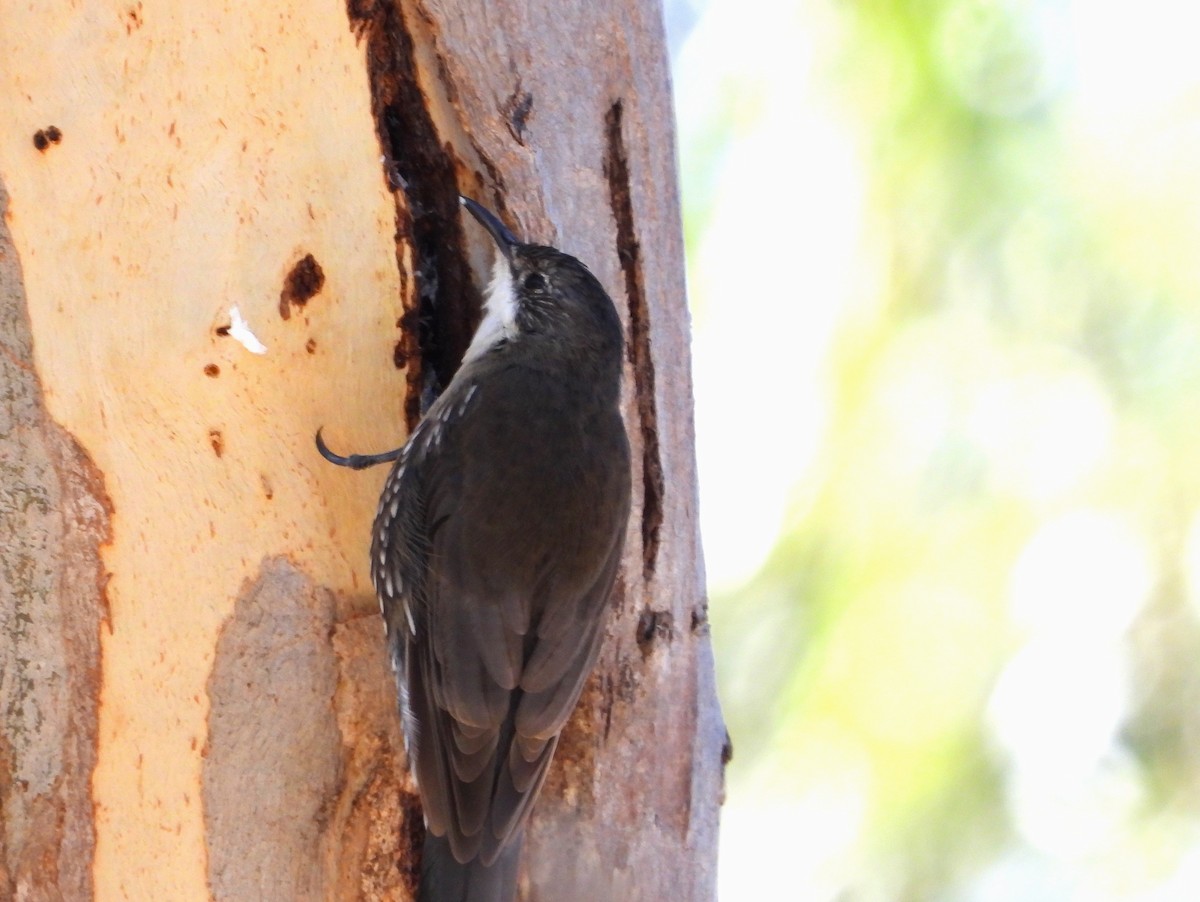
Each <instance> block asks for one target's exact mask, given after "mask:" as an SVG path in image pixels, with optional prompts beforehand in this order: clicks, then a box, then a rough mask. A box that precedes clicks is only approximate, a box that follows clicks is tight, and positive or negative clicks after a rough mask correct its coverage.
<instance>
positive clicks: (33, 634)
mask: <svg viewBox="0 0 1200 902" xmlns="http://www.w3.org/2000/svg"><path fill="white" fill-rule="evenodd" d="M7 212H8V196H7V194H6V193H5V191H4V186H3V185H2V184H0V898H4V899H17V898H20V899H23V900H30V902H34V900H54V899H85V898H89V897H90V895H91V890H92V879H91V862H92V853H93V849H94V845H95V832H94V827H93V812H92V800H91V795H90V792H89V781H90V778H91V771H92V767H93V765H94V763H95V759H96V744H97V735H96V709H97V694H98V690H99V669H100V632H101V630H102V629H104V628H105V626H106V623H107V619H108V611H107V602H106V599H105V585H106V582H107V576H106V574H105V572H104V568H103V566H102V564H101V562H100V557H99V549H100V547H101V546H102V545H104V544H105V543H107V542H108V541H109V538H110V535H111V533H110V526H109V520H110V518H111V515H112V509H111V504H110V502H109V500H108V496H107V495H106V493H105V491H104V484H103V480H102V477H101V475H100V473H99V472H98V471H97V470H96V468H95V466H94V465H93V464H92V462H91V461H90V460H89V459H88V458H87V455H86V454H84V452H83V450H82V449H81V448H80V447H79V446H78V445H77V444H76V443H75V442H74V441H73V440H72V439H71V437H70V436H69V435H67V434H66V433H65V432H64V431H63V430H62V429H61V428H59V427H58V426H57V425H56V424H55V423H53V422H52V421H51V420H50V418H49V417H48V416H47V413H46V409H45V405H44V403H43V397H42V387H41V385H40V383H39V381H38V378H37V374H36V368H35V365H34V360H33V347H32V336H31V333H30V327H29V320H28V317H27V315H26V305H25V294H24V286H23V280H22V276H21V269H20V266H19V264H18V260H17V255H16V252H15V249H14V247H13V244H12V238H11V235H10V233H9V230H8V228H7V225H6V220H7Z"/></svg>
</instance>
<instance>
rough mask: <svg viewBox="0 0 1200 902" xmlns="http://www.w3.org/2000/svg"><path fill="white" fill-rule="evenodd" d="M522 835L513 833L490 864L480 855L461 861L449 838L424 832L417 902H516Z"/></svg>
mask: <svg viewBox="0 0 1200 902" xmlns="http://www.w3.org/2000/svg"><path fill="white" fill-rule="evenodd" d="M521 845H522V836H521V835H520V834H518V835H517V836H514V837H513V838H512V839H511V840H510V841H509V843H508V845H507V846H506V847H505V849H504V850H503V851H502V852H501V853H500V857H499V858H497V859H496V860H495V861H494V862H493V863H492V864H491V865H484V864H483V863H482V862H481V861H480V860H479V859H478V858H476V859H474V860H473V861H469V862H467V863H466V864H462V863H460V862H459V861H458V860H457V859H456V858H455V857H454V853H453V852H451V851H450V841H449V840H448V839H447V838H446V837H444V836H434V835H433V834H432V833H430V832H429V831H428V830H426V831H425V851H424V854H423V856H422V862H421V891H420V892H419V893H418V894H417V902H514V900H515V899H516V898H517V864H518V863H519V861H520V858H521Z"/></svg>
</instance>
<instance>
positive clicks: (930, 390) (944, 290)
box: [679, 0, 1200, 902]
mask: <svg viewBox="0 0 1200 902" xmlns="http://www.w3.org/2000/svg"><path fill="white" fill-rule="evenodd" d="M718 5H719V4H717V3H714V4H713V7H714V8H715V7H717V6H718ZM757 12H759V13H761V15H762V18H759V19H757V21H756V22H755V27H756V28H758V29H762V28H767V29H773V28H776V27H779V28H794V29H796V35H797V39H799V37H800V36H801V35H802V34H803V33H804V32H805V30H806V29H808V30H810V31H811V30H814V29H815V30H816V31H817V32H818V33H819V35H820V38H821V40H820V43H819V46H818V49H817V51H816V53H815V62H814V63H813V67H814V68H813V74H812V82H813V84H815V85H816V86H817V88H816V96H817V97H818V102H823V103H824V104H825V108H826V109H827V110H831V111H833V112H830V113H829V116H830V117H831V119H832V120H833V121H835V122H836V123H837V124H838V126H839V127H841V128H843V129H845V130H846V132H847V133H848V134H850V135H852V136H853V142H854V145H855V147H856V148H857V149H858V152H859V154H860V157H859V159H860V166H861V169H862V179H863V182H864V184H865V186H866V190H865V200H864V214H863V220H862V227H861V229H860V234H859V244H858V246H857V251H856V254H855V257H854V259H855V266H856V267H861V268H863V269H864V270H868V271H869V272H867V274H866V275H865V276H864V277H862V278H860V279H857V280H855V282H854V285H853V286H852V288H851V289H850V290H848V292H847V296H846V297H844V298H842V299H841V300H840V301H838V302H837V303H838V304H839V305H840V306H839V316H838V320H837V326H836V328H835V329H834V330H833V331H832V333H831V338H830V341H828V342H827V343H826V345H825V346H824V347H823V354H824V359H823V361H822V366H823V371H824V373H825V375H826V378H825V381H824V382H823V383H822V385H823V387H824V391H825V392H826V393H827V395H828V398H827V401H828V409H829V411H830V413H829V416H828V419H827V422H826V423H824V425H823V426H822V427H821V433H820V441H819V443H818V446H817V452H816V454H815V457H814V459H813V460H812V461H810V462H804V463H803V464H801V465H798V470H797V472H796V473H795V476H794V481H795V484H794V486H793V488H792V490H791V491H792V495H791V497H792V498H793V502H792V504H791V507H790V514H789V517H788V521H787V523H786V527H785V529H784V530H783V532H782V534H781V535H780V537H779V539H778V543H777V545H776V547H775V549H774V551H773V552H772V553H771V554H770V557H769V559H768V560H767V561H766V563H765V565H764V566H763V567H762V569H761V570H760V571H759V572H758V574H757V575H756V576H754V577H753V578H752V579H750V580H749V581H748V582H745V583H744V584H742V585H740V586H738V587H736V588H731V589H727V590H723V591H720V592H718V593H717V594H716V595H715V597H714V598H713V604H712V623H713V636H714V640H715V642H716V646H717V657H718V670H719V675H720V681H721V691H722V696H723V702H724V705H725V712H726V718H727V721H728V723H729V728H730V732H731V735H732V737H733V742H734V750H735V751H734V760H733V763H732V765H731V770H730V801H729V806H730V808H731V810H732V809H736V808H737V807H738V806H744V810H745V811H748V812H750V813H751V814H753V812H754V811H755V810H757V809H756V808H755V806H756V805H771V806H774V807H776V808H777V807H778V806H779V805H780V804H786V805H788V806H791V809H790V810H792V811H794V812H795V817H794V819H793V820H792V821H791V823H794V824H795V827H796V830H797V831H798V832H797V835H796V836H795V842H796V843H797V844H798V845H800V846H803V845H804V844H805V843H807V842H809V840H810V839H811V837H810V835H809V834H808V833H806V832H805V831H811V830H813V829H817V830H819V829H820V828H821V824H822V823H826V822H828V823H831V824H832V823H834V822H836V823H839V824H842V823H843V822H844V823H845V824H847V825H848V826H845V827H842V828H838V830H841V831H842V833H844V841H838V842H833V843H832V845H831V847H830V848H831V851H830V852H829V853H828V854H827V855H826V856H825V857H824V858H823V859H822V860H819V861H817V862H815V863H814V864H813V865H812V867H811V869H810V870H807V871H804V873H803V874H802V875H801V877H800V878H799V879H793V881H792V882H791V883H790V889H789V892H787V893H785V894H783V895H778V896H774V895H763V894H762V893H763V889H762V887H761V886H760V887H759V888H758V889H756V890H754V891H753V892H751V891H750V890H749V889H745V887H747V886H748V884H747V883H744V882H743V881H742V880H741V879H740V878H736V877H730V878H728V879H724V878H723V881H722V886H723V888H724V896H723V897H724V898H726V902H736V898H735V894H736V897H740V898H746V899H749V898H767V897H770V898H802V899H820V898H829V899H840V900H852V899H853V900H858V899H904V900H908V899H911V900H927V899H972V900H974V899H978V900H985V899H986V900H991V899H1088V900H1091V899H1151V898H1153V899H1176V898H1178V899H1185V898H1200V883H1195V882H1194V881H1195V880H1197V879H1198V878H1200V863H1198V862H1200V794H1198V792H1197V790H1198V789H1200V624H1198V620H1197V613H1198V610H1200V608H1198V607H1197V604H1196V597H1195V596H1196V589H1197V587H1196V580H1197V577H1198V576H1200V572H1198V571H1200V528H1198V527H1197V525H1196V524H1197V523H1198V522H1200V521H1198V520H1197V511H1198V510H1200V304H1198V303H1197V298H1196V293H1197V285H1200V166H1198V165H1197V161H1200V66H1198V65H1195V64H1189V63H1187V61H1186V60H1183V59H1182V57H1181V54H1182V55H1183V56H1186V53H1187V51H1186V46H1185V45H1183V44H1182V43H1181V42H1182V40H1183V39H1182V38H1178V37H1176V36H1175V32H1176V31H1177V30H1186V29H1187V28H1188V27H1189V26H1188V24H1187V19H1188V16H1187V15H1186V14H1184V15H1182V16H1181V17H1180V18H1178V19H1175V18H1171V16H1172V8H1171V7H1170V6H1168V5H1165V4H1163V3H1154V4H1150V6H1148V7H1146V8H1145V10H1144V11H1143V12H1144V15H1143V14H1139V13H1138V12H1137V11H1136V10H1135V9H1134V8H1133V7H1125V8H1123V7H1122V5H1118V4H1106V3H1097V4H1093V5H1088V4H1085V3H1073V4H1072V3H1066V2H1059V3H1050V2H1033V0H1025V2H1018V0H1008V2H1005V0H991V2H988V0H861V2H857V3H853V4H850V3H816V2H811V3H797V4H792V5H790V6H786V7H776V6H773V5H771V6H764V7H763V8H762V9H759V10H757ZM710 13H711V14H718V13H716V11H715V9H710ZM774 17H778V23H777V20H776V18H774ZM751 18H752V19H754V16H751ZM1102 26H1103V27H1102ZM729 40H730V41H736V40H737V38H736V36H733V35H731V36H730V38H729ZM773 46H777V45H773ZM1181 48H1182V49H1181ZM1172 54H1174V56H1175V57H1181V59H1180V60H1177V61H1176V62H1175V63H1170V62H1169V61H1168V62H1164V61H1163V58H1164V57H1167V56H1171V55H1172ZM1171 58H1172V59H1174V57H1171ZM1106 65H1108V66H1111V67H1113V68H1115V69H1116V70H1118V71H1117V72H1115V73H1110V72H1109V71H1108V70H1107V69H1105V68H1104V67H1105V66H1106ZM713 80H714V83H715V85H716V88H715V89H714V90H712V91H710V93H709V101H708V103H707V105H706V106H705V107H704V109H705V110H706V112H705V113H704V114H701V115H693V114H688V113H687V104H686V102H684V103H681V109H682V110H683V111H684V115H683V117H682V121H681V131H682V134H683V137H684V146H683V151H682V156H683V162H684V188H685V210H686V214H687V237H688V242H689V251H690V252H692V253H693V254H695V253H696V252H698V250H699V248H701V247H702V245H703V239H704V235H705V233H706V231H707V230H708V229H709V228H710V227H712V224H713V221H714V219H718V218H719V217H720V216H721V215H722V212H721V208H720V191H719V187H718V186H719V184H720V181H721V179H722V177H723V167H724V166H726V165H727V163H728V160H729V158H730V148H731V147H733V146H735V145H736V143H737V142H738V141H739V140H741V139H742V138H744V137H745V135H746V134H747V133H748V132H750V131H753V129H754V128H755V127H756V125H755V123H756V121H757V120H758V119H759V117H762V116H765V115H769V114H774V115H780V114H781V112H780V111H778V110H776V111H774V112H773V113H772V111H769V110H764V109H763V108H762V106H761V98H762V97H764V96H776V97H778V96H779V93H780V92H779V90H778V88H779V86H778V85H774V86H765V85H764V84H763V80H762V77H761V74H760V73H759V72H758V70H756V69H751V70H750V71H745V70H738V69H736V68H731V69H729V70H728V71H727V72H726V73H725V74H724V75H723V76H721V77H716V76H714V77H713ZM679 90H680V91H681V93H683V92H686V91H687V90H688V86H687V85H686V84H684V85H680V87H679ZM799 95H800V91H799V89H797V96H799ZM822 98H823V100H822ZM797 103H799V101H797ZM689 115H691V117H692V118H690V119H689V118H688V116H689ZM782 115H784V116H786V115H789V113H788V111H786V110H784V111H782ZM778 154H779V169H778V172H777V176H776V177H777V178H779V179H788V178H789V172H791V171H793V170H794V168H795V167H803V166H805V164H806V157H805V148H804V147H803V146H786V147H783V146H781V147H779V148H778ZM789 225H790V224H789V220H788V218H787V217H786V216H783V215H778V216H776V217H775V218H774V219H764V220H763V221H760V222H756V223H753V225H752V227H753V228H755V229H784V230H786V229H788V228H789ZM804 255H805V248H804V246H803V242H802V241H801V240H799V239H798V240H797V247H796V258H797V259H796V261H794V262H795V266H793V267H789V268H788V269H787V270H786V274H785V275H784V276H781V278H785V279H787V280H796V279H799V280H801V284H799V285H795V284H793V283H792V282H791V281H788V282H782V283H781V284H780V287H779V289H778V290H779V304H780V305H785V304H787V305H790V304H814V303H830V300H829V299H825V298H813V297H812V296H811V294H809V293H807V292H806V291H805V290H804V286H803V284H802V279H803V273H804V271H805V260H804ZM694 260H695V257H694V256H693V262H694ZM770 264H771V261H767V262H766V263H764V264H762V265H770ZM796 273H798V275H796ZM690 278H691V281H692V286H693V293H694V294H697V295H699V296H700V297H701V303H700V305H699V306H698V310H697V317H698V324H697V325H698V331H700V332H702V331H703V328H704V319H705V317H706V315H707V312H708V311H707V309H706V308H707V307H708V306H711V305H716V304H720V303H730V304H736V303H737V302H738V299H737V298H714V297H711V296H709V295H707V294H706V293H705V291H704V290H703V286H700V285H698V284H697V283H698V280H699V278H700V271H699V269H698V268H697V267H696V266H695V265H693V267H692V271H691V274H690ZM757 328H759V329H762V330H768V329H771V328H772V323H770V322H761V323H758V324H757ZM697 357H698V359H697V368H698V369H700V368H702V367H704V366H705V365H706V363H705V361H704V360H703V359H700V355H699V351H698V354H697ZM747 377H748V378H749V379H751V380H753V379H754V378H755V368H754V367H753V366H752V367H751V372H750V373H749V374H748V375H747ZM698 384H699V385H700V386H703V384H704V383H703V380H702V379H700V380H699V381H698ZM755 390H756V391H762V392H769V393H775V394H776V395H777V398H778V402H779V403H778V406H777V415H778V416H779V417H787V416H789V415H792V414H791V413H790V412H789V409H788V406H787V400H788V398H789V391H788V386H787V385H786V383H785V384H778V380H775V381H773V382H767V383H760V384H757V385H756V386H755ZM698 391H699V390H698ZM698 405H699V416H700V417H701V418H703V417H704V416H706V407H705V397H704V396H703V394H701V395H700V396H699V398H698ZM736 414H737V411H735V410H721V411H712V412H711V413H708V414H707V415H709V416H720V417H723V418H724V420H723V426H724V428H726V429H739V428H741V429H750V427H749V426H747V424H745V423H741V422H739V420H738V418H737V416H736ZM702 425H703V424H702ZM702 431H703V430H702ZM748 437H749V439H750V440H753V439H754V437H755V436H754V433H753V431H752V430H751V432H750V433H749V434H748ZM701 454H702V459H703V448H702V449H701ZM747 465H748V466H752V463H751V462H747ZM702 476H703V477H704V479H706V480H711V479H728V480H737V479H739V474H738V473H737V472H720V473H717V472H711V471H710V472H704V471H702ZM705 497H706V495H705V494H704V485H703V483H702V503H703V501H704V499H705ZM732 821H733V822H734V823H736V824H737V825H738V828H739V829H753V826H752V825H753V824H754V823H755V821H754V818H753V817H752V816H751V817H744V818H737V817H734V818H732ZM784 822H785V823H787V822H788V819H787V818H786V817H785V819H784ZM748 825H750V826H748ZM814 825H815V827H814ZM765 829H766V828H765V827H764V830H765ZM773 829H778V828H777V827H776V828H773ZM830 829H831V830H833V829H834V828H833V827H831V828H830ZM839 835H842V834H841V833H839ZM745 845H746V843H745V841H741V842H739V841H738V840H737V838H736V837H732V838H731V837H727V841H726V847H727V848H731V849H734V850H735V852H736V850H737V849H740V848H743V847H744V846H745ZM723 854H724V853H723ZM722 868H723V869H725V870H728V871H729V872H730V873H734V874H749V873H751V868H757V869H758V870H760V871H761V870H762V869H763V868H764V865H763V864H762V863H761V862H758V863H755V864H753V865H750V864H746V863H744V862H742V861H741V860H740V859H737V858H734V857H730V858H729V859H726V858H724V857H723V859H722ZM743 868H745V869H746V870H742V869H743ZM768 870H769V868H768ZM791 876H792V877H793V878H794V877H795V875H794V874H792V875H791ZM739 888H741V889H743V890H744V891H743V892H740V893H739V892H738V889H739ZM792 891H794V892H795V893H797V894H796V895H793V894H792Z"/></svg>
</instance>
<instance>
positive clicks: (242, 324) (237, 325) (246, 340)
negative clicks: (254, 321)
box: [229, 306, 267, 354]
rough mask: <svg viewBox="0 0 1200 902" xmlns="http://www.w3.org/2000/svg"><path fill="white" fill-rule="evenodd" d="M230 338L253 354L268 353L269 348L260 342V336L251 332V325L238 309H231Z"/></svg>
mask: <svg viewBox="0 0 1200 902" xmlns="http://www.w3.org/2000/svg"><path fill="white" fill-rule="evenodd" d="M229 337H230V338H232V339H234V340H235V341H237V342H240V343H241V345H242V347H244V348H245V349H246V350H247V351H249V352H250V353H251V354H265V353H267V346H266V345H265V344H263V343H262V342H261V341H259V340H258V336H257V335H255V334H254V333H253V332H251V331H250V325H249V324H248V323H247V322H246V320H245V318H243V316H242V311H240V310H238V308H237V307H236V306H235V307H230V308H229Z"/></svg>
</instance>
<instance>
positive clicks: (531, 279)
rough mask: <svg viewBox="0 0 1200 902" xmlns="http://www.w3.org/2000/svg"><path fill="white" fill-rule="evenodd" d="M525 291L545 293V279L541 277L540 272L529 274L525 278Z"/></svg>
mask: <svg viewBox="0 0 1200 902" xmlns="http://www.w3.org/2000/svg"><path fill="white" fill-rule="evenodd" d="M525 290H526V291H545V290H546V277H545V276H543V275H542V274H541V273H540V272H531V273H530V274H529V275H527V276H526V277H525Z"/></svg>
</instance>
